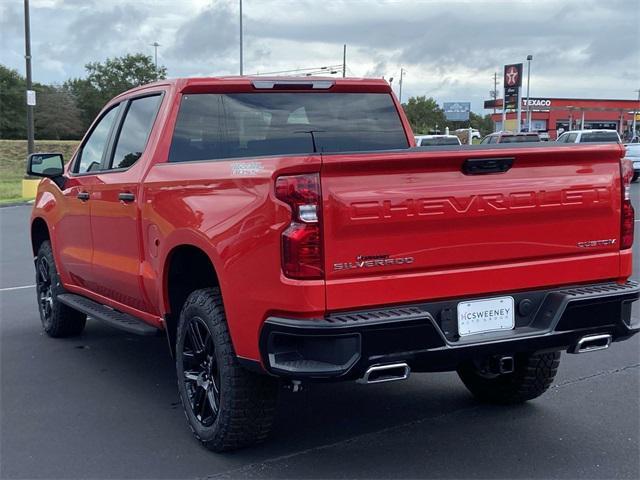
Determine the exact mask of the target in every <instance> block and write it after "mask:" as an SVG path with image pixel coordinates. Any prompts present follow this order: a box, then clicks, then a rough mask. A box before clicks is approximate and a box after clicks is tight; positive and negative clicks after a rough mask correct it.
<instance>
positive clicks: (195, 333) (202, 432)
mask: <svg viewBox="0 0 640 480" xmlns="http://www.w3.org/2000/svg"><path fill="white" fill-rule="evenodd" d="M176 371H177V375H178V390H179V392H180V399H181V400H182V406H183V407H184V411H185V415H186V416H187V421H188V422H189V426H190V427H191V430H192V431H193V433H194V435H195V436H196V438H197V439H198V440H200V442H202V444H203V445H204V446H205V447H207V448H208V449H210V450H213V451H216V452H221V451H225V450H233V449H236V448H241V447H246V446H249V445H253V444H256V443H259V442H261V441H263V440H264V439H265V438H266V437H267V435H268V434H269V431H270V430H271V425H272V424H273V417H274V415H275V406H276V400H277V393H278V383H277V381H276V380H274V379H273V378H271V377H267V376H266V375H258V374H255V373H252V372H249V371H248V370H245V369H244V368H242V367H241V366H240V365H239V363H238V360H237V358H236V355H235V352H234V351H233V346H232V344H231V338H230V336H229V331H228V329H227V324H226V318H225V314H224V309H223V305H222V298H221V296H220V292H219V290H218V289H203V290H196V291H195V292H193V293H192V294H191V295H190V296H189V298H188V299H187V301H186V302H185V304H184V307H183V308H182V312H181V314H180V322H179V324H178V332H177V345H176Z"/></svg>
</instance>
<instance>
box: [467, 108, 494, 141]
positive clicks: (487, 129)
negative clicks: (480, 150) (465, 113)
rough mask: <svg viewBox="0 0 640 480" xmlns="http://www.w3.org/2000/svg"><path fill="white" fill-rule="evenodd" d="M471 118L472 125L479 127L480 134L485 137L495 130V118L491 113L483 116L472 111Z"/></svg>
mask: <svg viewBox="0 0 640 480" xmlns="http://www.w3.org/2000/svg"><path fill="white" fill-rule="evenodd" d="M469 120H470V121H471V127H472V128H477V129H478V131H479V132H480V135H482V136H483V137H484V136H485V135H489V134H490V133H491V132H493V120H491V115H489V114H487V115H484V116H482V115H476V114H475V113H473V112H471V113H470V115H469Z"/></svg>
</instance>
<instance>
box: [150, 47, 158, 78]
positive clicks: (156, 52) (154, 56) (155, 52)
mask: <svg viewBox="0 0 640 480" xmlns="http://www.w3.org/2000/svg"><path fill="white" fill-rule="evenodd" d="M151 46H152V47H153V50H154V53H153V58H154V63H155V65H156V76H157V75H158V47H159V46H160V44H159V43H158V42H153V43H152V44H151Z"/></svg>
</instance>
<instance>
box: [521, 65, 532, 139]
mask: <svg viewBox="0 0 640 480" xmlns="http://www.w3.org/2000/svg"><path fill="white" fill-rule="evenodd" d="M531 60H533V55H527V132H530V131H531V107H530V106H529V84H530V83H531ZM519 120H520V119H518V121H519Z"/></svg>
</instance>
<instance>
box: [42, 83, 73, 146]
mask: <svg viewBox="0 0 640 480" xmlns="http://www.w3.org/2000/svg"><path fill="white" fill-rule="evenodd" d="M34 122H35V136H36V138H46V139H48V140H70V139H76V138H80V137H81V136H82V134H83V133H84V124H83V122H82V112H81V111H80V109H79V108H78V106H77V105H76V102H75V99H74V98H73V97H72V96H71V95H69V92H67V91H66V90H65V89H63V88H60V87H43V88H42V92H40V93H39V95H38V106H37V107H36V113H35V120H34Z"/></svg>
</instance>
